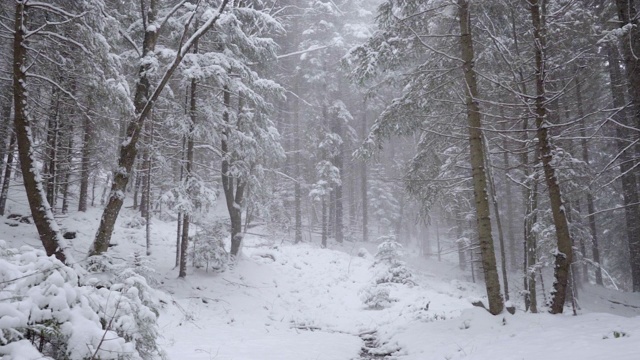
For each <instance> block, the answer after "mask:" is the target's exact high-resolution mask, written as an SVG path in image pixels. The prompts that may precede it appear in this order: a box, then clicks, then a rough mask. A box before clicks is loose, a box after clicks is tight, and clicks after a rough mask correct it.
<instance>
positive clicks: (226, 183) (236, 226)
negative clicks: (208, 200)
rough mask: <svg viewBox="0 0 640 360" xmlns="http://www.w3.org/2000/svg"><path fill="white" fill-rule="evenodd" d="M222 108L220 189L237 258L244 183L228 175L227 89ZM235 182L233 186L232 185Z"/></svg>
mask: <svg viewBox="0 0 640 360" xmlns="http://www.w3.org/2000/svg"><path fill="white" fill-rule="evenodd" d="M223 93H224V99H223V101H224V106H225V111H224V113H223V114H222V119H223V121H224V124H225V128H224V130H223V131H222V140H221V146H220V147H221V150H222V167H221V173H222V188H223V191H224V196H225V199H226V203H227V211H228V212H229V218H230V220H231V252H230V253H231V256H233V257H237V256H238V253H239V251H240V246H241V245H242V208H241V203H242V199H243V196H244V188H245V183H244V181H243V180H242V179H239V178H234V176H233V175H231V174H230V168H231V165H232V164H233V158H232V154H231V152H230V149H229V142H228V139H229V136H230V135H231V134H230V128H231V126H232V125H231V123H230V114H229V112H230V111H231V92H230V91H229V89H228V87H226V86H225V88H224V91H223ZM234 180H235V185H234Z"/></svg>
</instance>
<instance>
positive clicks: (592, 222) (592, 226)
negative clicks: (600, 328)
mask: <svg viewBox="0 0 640 360" xmlns="http://www.w3.org/2000/svg"><path fill="white" fill-rule="evenodd" d="M576 99H577V102H578V103H577V105H578V116H579V117H580V118H581V119H582V120H581V123H582V124H581V125H582V126H581V127H580V138H581V139H582V140H581V145H582V161H584V163H585V164H586V165H587V168H590V166H589V163H590V161H589V146H588V145H587V123H586V119H585V116H584V110H583V108H582V105H583V104H582V86H581V83H580V79H578V80H577V81H576ZM587 212H588V214H589V215H588V216H589V219H588V221H589V230H590V232H591V241H592V243H591V249H592V254H593V261H594V262H595V263H596V264H597V267H596V284H598V285H600V286H602V285H603V284H602V268H601V267H600V248H599V246H598V231H597V228H596V215H595V212H596V208H595V204H594V199H593V191H592V189H591V186H589V189H588V191H587ZM582 256H583V257H585V256H586V254H585V253H584V250H583V254H582ZM586 269H587V264H586V262H584V263H583V264H582V272H583V277H584V281H589V278H588V277H587V276H588V272H587V271H586Z"/></svg>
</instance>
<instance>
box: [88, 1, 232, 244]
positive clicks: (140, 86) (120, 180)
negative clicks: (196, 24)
mask: <svg viewBox="0 0 640 360" xmlns="http://www.w3.org/2000/svg"><path fill="white" fill-rule="evenodd" d="M228 3H229V0H222V3H221V4H220V6H219V8H218V11H217V12H216V15H215V16H212V17H209V19H207V20H206V22H205V23H204V24H203V25H202V26H201V27H200V28H198V29H196V31H195V32H194V34H193V35H192V36H191V37H190V38H188V39H187V40H186V41H185V42H184V43H181V48H180V49H179V50H178V52H177V54H176V55H175V57H174V59H173V62H172V63H171V65H169V68H168V69H167V71H166V72H165V73H164V75H163V76H162V79H161V80H160V82H159V83H158V85H157V86H156V87H155V90H154V91H153V94H151V96H148V95H149V87H150V82H149V78H148V77H147V74H148V70H149V68H150V66H151V64H149V62H141V64H140V67H139V69H138V82H137V85H136V91H135V96H134V100H133V103H134V106H135V116H134V118H133V119H132V120H131V121H130V122H129V123H128V125H127V130H126V138H125V141H123V143H122V145H121V146H120V154H119V156H118V168H117V170H116V171H115V172H114V175H113V182H112V184H111V192H110V194H109V201H108V203H107V205H106V206H105V208H104V211H103V213H102V217H101V218H100V226H99V227H98V231H97V232H96V237H95V239H94V241H93V244H92V245H91V248H90V249H89V255H98V254H102V253H103V252H105V251H107V249H108V248H109V243H110V242H111V235H112V234H113V229H114V226H115V223H116V219H117V218H118V214H119V213H120V209H121V208H122V204H123V202H124V197H125V190H126V188H127V184H128V183H129V176H130V174H131V170H132V169H133V164H134V162H135V159H136V154H137V148H136V147H137V144H138V140H139V139H140V131H141V130H142V127H143V126H144V123H145V121H146V119H147V118H148V117H149V115H150V113H151V110H152V109H153V107H154V105H155V103H156V101H157V100H158V98H159V97H160V94H161V93H162V91H163V90H164V88H165V86H166V85H167V84H168V82H169V79H170V78H171V76H172V75H173V73H174V72H175V71H176V69H177V68H178V66H179V65H180V63H182V60H183V59H184V57H185V56H186V55H187V53H188V51H189V50H190V49H191V47H192V46H193V44H194V42H195V41H196V40H197V39H199V38H200V37H202V35H204V34H205V33H206V32H207V31H208V30H209V29H211V27H213V25H214V24H215V23H216V22H217V21H218V19H220V16H221V15H222V12H223V11H224V9H225V8H226V6H227V4H228ZM154 6H155V0H151V2H150V8H151V10H150V11H148V12H147V11H146V10H145V9H142V11H143V13H145V14H146V18H147V22H146V24H144V25H145V33H144V40H143V46H142V57H144V56H148V55H149V54H152V53H153V52H154V50H155V44H156V41H157V36H158V33H159V31H160V29H158V27H157V26H156V24H155V19H154V17H155V14H156V12H155V9H154ZM187 30H188V27H185V29H184V31H187ZM185 35H186V34H185ZM185 38H186V37H185Z"/></svg>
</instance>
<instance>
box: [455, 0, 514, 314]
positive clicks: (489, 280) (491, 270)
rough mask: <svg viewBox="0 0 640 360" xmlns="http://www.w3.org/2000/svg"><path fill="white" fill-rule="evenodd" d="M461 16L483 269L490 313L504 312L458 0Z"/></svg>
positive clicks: (464, 12) (469, 52) (464, 4)
mask: <svg viewBox="0 0 640 360" xmlns="http://www.w3.org/2000/svg"><path fill="white" fill-rule="evenodd" d="M458 7H459V17H460V51H461V53H462V60H463V71H464V79H465V84H464V92H465V98H466V106H467V121H468V129H469V150H470V161H471V170H472V178H473V194H474V199H475V207H476V226H477V231H478V238H479V242H480V251H481V254H482V268H483V271H484V278H485V286H486V290H487V297H488V299H489V312H491V314H493V315H497V314H499V313H501V312H502V310H503V308H504V302H503V299H502V295H501V294H500V279H499V277H498V271H497V267H496V256H495V252H494V246H493V237H492V235H491V219H490V217H489V201H488V198H487V178H486V173H485V168H484V166H485V160H484V157H485V154H484V145H483V136H482V120H481V118H480V105H479V104H478V84H477V81H476V73H475V69H474V65H473V64H474V61H475V59H474V57H475V54H474V50H473V39H472V36H471V14H470V13H469V2H468V1H467V0H458Z"/></svg>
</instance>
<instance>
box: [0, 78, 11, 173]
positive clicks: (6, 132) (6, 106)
mask: <svg viewBox="0 0 640 360" xmlns="http://www.w3.org/2000/svg"><path fill="white" fill-rule="evenodd" d="M5 96H6V102H5V103H3V104H2V113H1V114H2V115H1V116H2V117H1V118H0V169H4V167H5V162H4V157H5V155H7V141H8V140H9V139H10V138H11V137H13V127H12V126H11V125H12V121H11V108H12V107H11V103H12V100H13V97H12V96H13V93H12V89H11V86H9V85H8V86H7V87H6V89H5Z"/></svg>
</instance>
